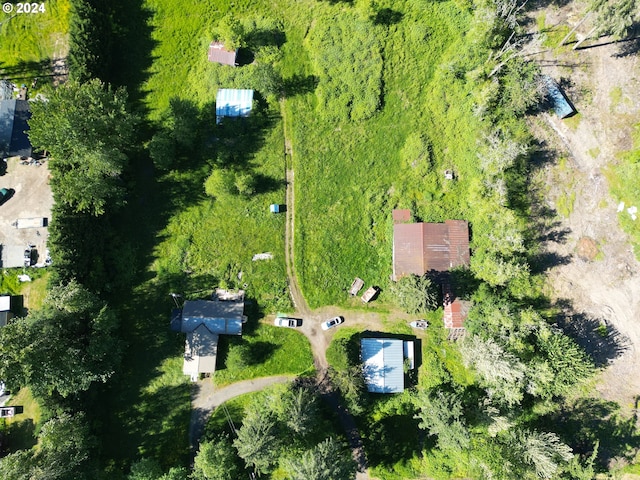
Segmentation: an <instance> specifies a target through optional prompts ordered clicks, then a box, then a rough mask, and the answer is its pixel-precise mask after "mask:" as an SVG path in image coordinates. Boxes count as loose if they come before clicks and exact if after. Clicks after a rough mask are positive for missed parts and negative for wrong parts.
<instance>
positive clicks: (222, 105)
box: [216, 88, 253, 121]
mask: <svg viewBox="0 0 640 480" xmlns="http://www.w3.org/2000/svg"><path fill="white" fill-rule="evenodd" d="M252 104H253V90H237V89H231V88H221V89H220V90H218V94H217V95H216V118H217V119H218V121H220V119H221V118H222V117H246V116H248V115H249V112H250V111H251V105H252Z"/></svg>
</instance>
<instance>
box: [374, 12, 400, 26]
mask: <svg viewBox="0 0 640 480" xmlns="http://www.w3.org/2000/svg"><path fill="white" fill-rule="evenodd" d="M402 17H403V14H402V12H398V11H397V10H392V9H390V8H382V9H380V10H378V12H377V13H376V15H375V16H374V17H373V23H374V25H385V26H387V27H389V26H391V25H395V24H396V23H400V21H401V20H402Z"/></svg>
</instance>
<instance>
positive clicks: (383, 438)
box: [364, 413, 420, 467]
mask: <svg viewBox="0 0 640 480" xmlns="http://www.w3.org/2000/svg"><path fill="white" fill-rule="evenodd" d="M419 432H420V430H419V429H418V420H416V419H415V418H413V413H411V414H406V415H391V416H388V417H384V418H382V419H381V420H379V421H377V422H374V423H371V424H370V425H369V429H368V432H367V433H366V437H365V438H364V444H365V447H366V451H367V459H368V460H369V463H370V464H371V465H372V466H377V465H384V466H387V467H392V466H393V465H395V464H397V463H398V462H399V461H401V460H410V459H411V458H413V457H414V456H416V455H417V454H418V453H419V451H420V442H419Z"/></svg>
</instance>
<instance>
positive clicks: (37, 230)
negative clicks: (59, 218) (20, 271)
mask: <svg viewBox="0 0 640 480" xmlns="http://www.w3.org/2000/svg"><path fill="white" fill-rule="evenodd" d="M0 188H6V189H7V190H9V191H10V196H9V198H8V199H7V200H6V201H5V202H4V203H3V204H2V205H0V244H2V267H5V268H7V267H22V266H23V265H24V256H23V255H24V250H25V247H26V246H27V245H28V244H31V245H35V250H36V251H37V253H34V254H33V256H32V263H34V264H35V263H38V262H40V263H42V262H43V261H44V258H45V251H46V243H47V237H48V228H47V227H46V226H42V227H31V228H16V226H15V224H16V221H17V220H18V219H41V220H42V219H46V222H48V221H49V219H50V218H51V207H52V206H53V195H52V193H51V187H50V186H49V169H48V168H47V163H46V162H44V163H43V164H42V165H40V166H36V165H35V164H31V165H22V164H21V163H20V159H19V158H18V157H14V158H10V159H9V160H8V161H7V172H6V173H5V175H3V176H2V177H0ZM46 222H45V223H46Z"/></svg>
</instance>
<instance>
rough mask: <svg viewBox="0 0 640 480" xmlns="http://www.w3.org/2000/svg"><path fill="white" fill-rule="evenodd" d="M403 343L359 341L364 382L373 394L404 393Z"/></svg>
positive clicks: (383, 340) (384, 340) (391, 340)
mask: <svg viewBox="0 0 640 480" xmlns="http://www.w3.org/2000/svg"><path fill="white" fill-rule="evenodd" d="M403 343H404V342H403V341H402V340H397V339H392V338H363V339H361V340H360V351H361V355H362V363H363V371H364V381H365V383H366V384H367V390H368V391H370V392H373V393H402V392H403V391H404V369H403V362H404V348H403Z"/></svg>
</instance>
